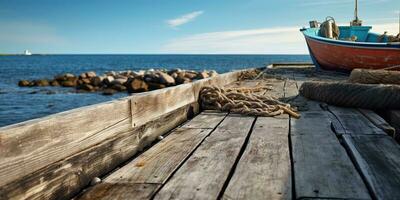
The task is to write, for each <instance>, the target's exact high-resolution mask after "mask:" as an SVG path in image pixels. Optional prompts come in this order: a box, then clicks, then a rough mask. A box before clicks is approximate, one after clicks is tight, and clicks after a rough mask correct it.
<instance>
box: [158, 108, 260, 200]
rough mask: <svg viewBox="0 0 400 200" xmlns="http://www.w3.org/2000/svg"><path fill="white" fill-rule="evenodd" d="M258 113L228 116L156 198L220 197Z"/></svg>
mask: <svg viewBox="0 0 400 200" xmlns="http://www.w3.org/2000/svg"><path fill="white" fill-rule="evenodd" d="M253 121H254V117H241V116H231V115H229V116H227V117H226V118H225V119H224V121H223V122H222V123H221V124H220V125H219V126H218V127H217V129H216V130H215V131H214V132H213V133H212V134H211V135H210V136H209V137H207V138H206V139H205V140H204V142H203V143H202V144H201V145H200V147H199V148H198V149H197V150H196V151H195V152H194V153H193V155H191V156H190V157H189V159H188V160H187V161H186V162H185V163H184V164H183V165H182V167H181V168H179V169H178V171H177V172H176V173H175V174H174V175H173V176H172V178H171V179H170V180H169V181H168V182H167V183H166V184H165V185H164V186H163V188H161V190H160V191H159V192H158V193H157V195H156V196H155V199H216V198H217V196H218V195H219V193H220V192H221V189H222V187H223V185H224V183H225V181H226V179H227V178H228V175H229V173H230V170H231V169H232V167H233V165H234V163H235V160H236V159H237V156H238V154H239V152H240V149H241V148H242V146H243V145H244V142H245V139H246V137H247V135H248V133H249V131H250V129H251V126H252V123H253Z"/></svg>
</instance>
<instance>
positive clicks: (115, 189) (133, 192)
mask: <svg viewBox="0 0 400 200" xmlns="http://www.w3.org/2000/svg"><path fill="white" fill-rule="evenodd" d="M160 186H161V185H160V184H143V183H139V184H137V183H112V184H109V183H103V184H100V185H97V186H96V187H94V188H91V189H90V190H89V191H87V192H85V193H83V194H82V196H80V197H78V198H77V199H80V200H96V199H129V200H136V199H137V200H140V199H143V200H144V199H151V196H153V195H154V193H155V192H156V191H157V189H158V188H160Z"/></svg>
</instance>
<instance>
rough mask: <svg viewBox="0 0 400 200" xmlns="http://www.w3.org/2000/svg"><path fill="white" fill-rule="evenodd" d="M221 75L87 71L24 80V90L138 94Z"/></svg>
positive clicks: (214, 72) (150, 71)
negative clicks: (47, 87)
mask: <svg viewBox="0 0 400 200" xmlns="http://www.w3.org/2000/svg"><path fill="white" fill-rule="evenodd" d="M216 75H218V73H217V72H216V71H214V70H212V71H202V72H196V71H189V70H181V69H173V70H169V71H167V70H154V69H149V70H146V71H144V70H141V71H130V70H128V71H120V72H115V71H111V72H107V73H105V74H103V75H97V74H96V73H95V72H92V71H91V72H85V73H82V74H80V75H74V74H71V73H66V74H62V75H57V76H55V77H54V78H53V79H51V80H48V79H40V80H20V81H19V82H18V85H19V86H20V87H44V86H54V87H57V86H58V87H71V88H75V89H76V91H77V92H101V93H102V94H104V95H112V94H115V93H117V92H128V93H138V92H146V91H150V90H157V89H162V88H165V87H170V86H175V85H180V84H185V83H190V82H192V81H195V80H199V79H204V78H209V77H214V76H216Z"/></svg>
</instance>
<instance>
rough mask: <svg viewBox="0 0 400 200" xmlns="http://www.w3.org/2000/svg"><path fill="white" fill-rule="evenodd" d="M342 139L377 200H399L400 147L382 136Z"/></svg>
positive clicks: (360, 136) (359, 136) (347, 136)
mask: <svg viewBox="0 0 400 200" xmlns="http://www.w3.org/2000/svg"><path fill="white" fill-rule="evenodd" d="M343 139H344V141H345V145H346V146H347V148H348V149H349V150H350V153H351V155H352V157H353V158H354V160H355V161H356V164H357V166H358V168H359V169H360V171H361V172H362V174H363V176H364V178H365V180H366V181H367V185H368V186H369V188H370V190H371V191H372V192H373V194H374V196H375V198H376V199H400V190H399V188H400V146H399V145H398V144H397V143H396V142H395V141H394V140H393V139H392V138H390V137H388V136H385V137H382V136H380V135H357V136H349V135H344V136H343Z"/></svg>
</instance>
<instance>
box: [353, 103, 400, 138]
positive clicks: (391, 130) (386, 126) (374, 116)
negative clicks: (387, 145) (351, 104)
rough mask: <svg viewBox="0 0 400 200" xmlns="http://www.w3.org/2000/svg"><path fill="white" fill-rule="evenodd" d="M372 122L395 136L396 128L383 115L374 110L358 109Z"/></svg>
mask: <svg viewBox="0 0 400 200" xmlns="http://www.w3.org/2000/svg"><path fill="white" fill-rule="evenodd" d="M358 111H360V112H361V114H363V115H364V116H365V117H366V118H367V119H368V120H369V121H370V122H372V123H373V124H374V125H375V126H376V127H378V128H380V129H382V130H383V131H385V133H387V134H388V135H389V136H391V137H395V133H396V130H395V129H394V128H393V127H392V126H390V125H389V124H388V123H387V122H386V121H385V120H384V119H383V118H382V117H381V116H379V115H378V114H376V113H375V112H374V111H372V110H367V109H361V108H360V109H358Z"/></svg>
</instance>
